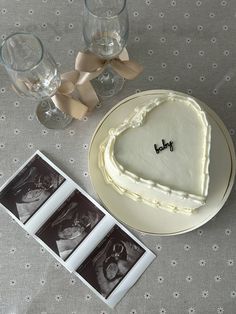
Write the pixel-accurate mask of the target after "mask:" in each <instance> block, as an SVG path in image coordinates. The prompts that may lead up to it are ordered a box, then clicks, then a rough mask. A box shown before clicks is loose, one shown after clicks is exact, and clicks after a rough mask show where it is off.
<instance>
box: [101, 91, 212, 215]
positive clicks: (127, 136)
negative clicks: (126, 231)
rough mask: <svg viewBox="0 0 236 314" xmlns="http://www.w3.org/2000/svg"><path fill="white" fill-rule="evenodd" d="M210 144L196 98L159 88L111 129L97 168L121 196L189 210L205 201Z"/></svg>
mask: <svg viewBox="0 0 236 314" xmlns="http://www.w3.org/2000/svg"><path fill="white" fill-rule="evenodd" d="M210 144H211V127H210V125H209V123H208V121H207V117H206V114H205V112H204V111H203V110H202V108H201V106H200V104H199V103H198V102H197V100H196V99H194V98H192V97H189V96H187V95H184V94H180V93H177V92H166V93H164V92H162V93H160V95H158V96H156V97H154V98H153V100H151V101H150V102H148V103H146V104H143V105H142V106H139V107H137V108H136V109H135V110H134V112H133V114H132V115H131V116H130V117H129V118H127V119H125V120H124V121H123V122H122V123H121V124H120V125H118V126H117V127H116V128H114V129H110V130H109V134H108V136H107V137H106V138H105V140H104V141H103V143H101V145H100V150H99V167H100V169H101V171H102V173H103V176H104V178H105V181H106V182H107V183H108V184H111V185H112V187H113V188H114V189H115V190H116V191H118V192H119V193H120V194H123V195H125V196H127V197H130V198H132V199H133V200H134V201H139V202H144V203H146V204H148V205H150V206H153V207H160V208H163V209H166V210H169V211H173V212H179V213H186V214H191V213H192V212H193V211H194V210H195V209H196V208H198V207H200V206H202V205H204V204H205V202H206V198H207V194H208V185H209V172H208V168H209V162H210Z"/></svg>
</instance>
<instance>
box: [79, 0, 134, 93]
mask: <svg viewBox="0 0 236 314" xmlns="http://www.w3.org/2000/svg"><path fill="white" fill-rule="evenodd" d="M128 33H129V19H128V11H127V7H126V0H85V4H84V20H83V36H84V41H85V43H86V46H87V49H88V50H90V51H91V52H92V53H94V54H96V55H97V56H99V57H101V58H103V59H106V60H109V59H112V58H114V57H117V56H118V55H119V54H120V53H121V52H122V50H123V49H124V47H125V45H126V43H127V39H128ZM123 83H124V80H123V78H121V77H120V76H118V75H117V74H116V73H114V71H113V70H112V69H111V67H110V66H109V65H108V66H107V69H106V71H105V72H103V73H102V74H101V75H100V76H99V77H98V78H97V79H95V80H94V85H95V87H96V90H97V92H98V94H99V95H100V96H104V97H106V96H113V95H114V94H116V93H117V92H118V91H119V90H120V89H121V88H122V87H123Z"/></svg>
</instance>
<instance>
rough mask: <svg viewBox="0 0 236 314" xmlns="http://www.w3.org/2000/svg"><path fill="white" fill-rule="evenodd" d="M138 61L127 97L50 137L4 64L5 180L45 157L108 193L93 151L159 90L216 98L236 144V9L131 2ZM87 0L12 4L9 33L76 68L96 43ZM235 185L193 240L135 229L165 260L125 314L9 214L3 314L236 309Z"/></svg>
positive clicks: (6, 20)
mask: <svg viewBox="0 0 236 314" xmlns="http://www.w3.org/2000/svg"><path fill="white" fill-rule="evenodd" d="M128 8H129V16H130V28H131V29H130V35H129V40H128V45H127V48H128V50H129V53H130V55H131V57H133V58H134V59H136V60H137V61H139V62H140V63H142V64H143V65H144V72H143V74H142V75H141V76H140V77H138V78H137V79H136V80H134V81H129V82H126V84H125V87H124V89H123V90H122V92H120V93H119V94H118V95H117V96H116V97H113V98H112V99H110V100H107V101H105V102H103V103H102V104H101V106H99V107H98V108H96V110H95V111H94V113H93V114H92V115H91V116H89V117H86V118H84V119H83V120H82V121H73V123H72V124H71V125H70V126H69V127H68V128H67V129H66V130H63V131H52V130H46V129H45V128H44V127H43V126H41V125H40V124H39V123H38V121H37V120H36V118H35V108H36V105H37V104H36V102H33V101H31V100H29V99H26V98H19V97H18V96H17V95H16V94H15V93H14V92H13V90H12V89H11V85H10V84H11V83H10V81H9V78H8V76H7V74H6V72H5V71H4V69H3V68H1V69H0V71H1V72H0V80H1V82H0V158H1V162H0V183H1V184H2V183H4V182H5V181H6V180H7V179H8V177H9V176H10V175H12V174H13V172H14V171H15V170H16V169H17V168H18V167H19V166H20V165H21V164H22V163H23V162H24V161H25V160H26V159H27V158H28V157H29V156H30V155H31V154H32V153H33V152H34V151H35V150H36V149H40V150H41V151H43V152H45V153H46V154H47V156H49V158H51V159H52V160H53V161H54V162H55V163H56V164H57V165H58V166H59V167H61V168H62V170H63V171H65V172H66V173H67V174H68V175H70V176H71V177H72V179H74V180H75V181H76V182H77V183H79V184H80V185H81V186H82V187H83V188H85V190H86V191H88V192H89V193H90V194H91V195H92V196H94V197H96V195H95V192H94V191H93V189H92V186H91V183H90V178H89V175H88V165H87V162H88V146H89V142H90V139H91V136H92V134H93V132H94V130H95V128H96V125H97V124H98V123H99V121H100V120H101V119H102V117H103V116H104V114H105V113H106V112H107V111H108V110H109V109H110V108H111V107H112V106H114V105H115V104H116V103H117V102H118V100H120V99H122V98H124V97H126V96H128V95H131V94H133V93H135V92H138V91H141V90H147V89H160V88H164V89H173V90H178V91H182V92H185V93H189V94H191V95H193V96H196V97H198V98H199V99H201V100H203V101H204V102H206V103H207V104H208V105H209V106H210V107H211V108H212V109H213V110H215V112H216V113H217V114H218V115H219V116H220V117H221V118H222V120H223V121H224V123H225V125H226V127H227V128H228V130H229V133H230V134H231V136H232V139H233V141H234V142H235V127H236V125H235V124H236V123H235V121H236V80H235V52H236V41H235V34H236V26H235V25H236V3H235V2H234V1H225V0H222V1H220V0H217V1H215V0H208V1H207V0H205V1H204V0H203V1H199V0H198V1H195V0H194V1H189V0H172V1H170V0H168V1H166V0H158V1H156V0H146V1H145V0H136V1H129V2H128ZM82 10H83V1H82V0H57V1H55V0H54V1H53V0H37V1H36V0H18V1H17V0H11V1H9V0H1V1H0V23H1V24H0V25H1V27H0V36H1V39H2V40H3V39H4V38H5V37H6V35H9V34H10V33H11V32H17V31H19V30H25V31H29V32H33V33H35V34H37V35H38V36H39V37H40V38H41V39H42V41H43V43H44V45H45V46H46V47H47V48H48V50H49V51H50V52H51V53H52V55H53V56H54V57H55V59H56V61H57V62H58V63H59V65H60V71H61V72H65V71H68V70H71V69H72V68H73V65H74V60H75V55H76V53H77V52H78V51H79V50H81V49H83V48H84V43H83V39H82ZM235 208H236V193H235V187H234V188H233V190H232V193H231V196H230V198H229V200H228V201H227V203H226V205H225V206H224V207H223V208H222V210H221V211H220V212H219V214H217V216H216V217H215V218H214V219H212V220H211V221H210V222H208V223H207V224H206V225H204V226H202V227H201V228H200V229H197V230H195V231H192V232H190V233H187V234H184V235H179V236H174V237H155V236H148V235H143V234H140V233H138V232H135V231H134V233H135V234H136V235H137V236H138V237H139V238H140V239H141V240H142V241H143V242H144V243H145V244H146V245H147V246H148V247H149V248H150V249H151V250H153V251H154V252H155V253H156V254H157V259H156V260H155V261H154V263H153V264H152V265H151V266H150V267H149V268H148V269H147V271H146V272H145V273H144V274H143V276H142V277H141V278H140V280H139V281H138V282H137V284H136V285H135V286H134V287H133V288H132V289H131V290H130V291H129V293H128V294H127V295H126V297H125V298H123V299H122V301H121V302H120V303H119V304H118V306H117V307H116V308H115V310H110V309H109V308H108V307H107V306H106V305H105V304H104V303H103V302H102V301H100V300H99V299H98V298H97V297H96V296H95V295H94V294H93V293H92V292H91V291H90V290H89V288H87V287H86V286H85V285H84V284H82V283H81V282H80V281H79V280H78V279H77V278H76V277H75V276H74V275H70V273H69V272H68V271H67V270H65V269H64V268H63V267H62V266H60V264H59V263H58V262H56V260H55V259H54V258H53V257H52V256H51V255H50V254H49V253H48V252H46V251H45V249H43V248H42V247H41V246H40V245H39V244H38V243H36V241H35V240H34V239H32V238H31V237H30V236H29V235H27V234H26V233H25V232H24V231H23V230H22V229H21V227H19V226H18V224H16V223H14V221H13V220H12V219H11V218H9V216H8V215H7V214H6V213H5V212H4V210H3V209H1V210H0V215H1V219H0V252H1V255H0V313H1V314H23V313H27V314H46V313H47V314H72V313H73V314H75V313H79V314H85V313H89V314H93V313H96V314H108V313H122V314H136V313H137V314H141V313H145V314H159V313H160V314H167V313H168V314H169V313H171V314H183V313H187V314H188V313H202V314H211V313H216V314H217V313H218V314H220V313H224V314H234V313H235V312H236V269H235V267H236V211H235Z"/></svg>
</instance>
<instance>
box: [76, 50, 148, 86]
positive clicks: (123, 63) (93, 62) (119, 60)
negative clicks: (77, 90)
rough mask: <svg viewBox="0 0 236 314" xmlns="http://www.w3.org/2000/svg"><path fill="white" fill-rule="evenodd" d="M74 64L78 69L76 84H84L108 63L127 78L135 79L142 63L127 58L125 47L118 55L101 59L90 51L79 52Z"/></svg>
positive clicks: (140, 70)
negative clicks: (78, 75)
mask: <svg viewBox="0 0 236 314" xmlns="http://www.w3.org/2000/svg"><path fill="white" fill-rule="evenodd" d="M75 64H76V68H77V69H78V70H79V71H80V78H79V81H78V84H84V83H85V82H87V81H91V80H92V79H94V78H96V77H97V76H99V75H100V74H101V73H102V72H103V71H104V68H105V66H107V65H108V64H110V65H111V67H112V68H113V70H114V71H116V72H117V73H118V74H119V75H120V76H122V77H123V78H125V79H127V80H133V79H135V78H136V77H137V76H138V75H139V74H140V73H141V72H142V71H143V66H142V65H140V64H138V63H137V62H135V61H132V60H129V55H128V51H127V49H126V48H124V49H123V50H122V52H121V53H120V55H119V56H118V57H115V58H113V59H102V58H100V57H99V56H97V55H95V54H94V53H92V52H90V51H86V52H79V53H78V55H77V57H76V61H75Z"/></svg>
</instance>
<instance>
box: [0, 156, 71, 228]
mask: <svg viewBox="0 0 236 314" xmlns="http://www.w3.org/2000/svg"><path fill="white" fill-rule="evenodd" d="M64 181H65V178H64V177H63V176H61V175H60V174H59V173H58V172H57V171H56V170H54V169H53V168H52V167H51V166H50V165H49V164H48V163H47V162H46V161H44V160H43V159H42V158H41V157H40V156H38V155H35V156H34V157H33V158H32V159H31V160H30V162H29V163H28V164H27V165H26V166H25V167H24V168H23V169H22V170H21V171H20V172H19V173H18V174H17V175H16V176H15V177H14V179H13V180H12V181H11V182H10V183H9V184H8V185H7V186H6V187H5V188H4V189H3V190H2V191H1V192H0V203H2V204H3V205H4V206H5V207H6V208H7V209H8V210H9V211H11V212H12V213H13V214H14V215H15V216H16V217H17V218H18V219H19V220H20V221H21V222H22V223H26V222H27V221H28V220H29V219H30V218H31V216H33V214H34V213H35V212H36V211H37V210H38V209H39V208H40V207H41V206H42V205H43V203H45V202H46V200H47V199H48V198H49V197H50V196H51V195H52V194H53V193H54V192H55V191H56V190H57V189H58V188H59V186H60V185H61V184H62V183H63V182H64Z"/></svg>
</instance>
